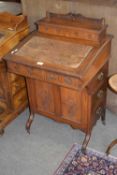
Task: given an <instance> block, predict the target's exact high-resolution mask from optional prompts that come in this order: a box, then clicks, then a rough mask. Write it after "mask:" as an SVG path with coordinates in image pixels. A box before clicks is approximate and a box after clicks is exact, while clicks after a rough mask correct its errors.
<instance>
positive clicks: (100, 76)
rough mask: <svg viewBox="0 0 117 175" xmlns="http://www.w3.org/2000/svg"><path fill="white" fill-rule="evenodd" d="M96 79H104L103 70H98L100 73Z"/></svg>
mask: <svg viewBox="0 0 117 175" xmlns="http://www.w3.org/2000/svg"><path fill="white" fill-rule="evenodd" d="M97 79H98V80H99V81H102V80H103V79H104V73H103V72H100V74H99V75H98V77H97Z"/></svg>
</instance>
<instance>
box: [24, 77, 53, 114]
mask: <svg viewBox="0 0 117 175" xmlns="http://www.w3.org/2000/svg"><path fill="white" fill-rule="evenodd" d="M27 82H28V83H27V84H28V91H29V92H30V93H31V94H32V98H30V97H31V96H30V97H29V100H30V103H31V105H32V108H33V110H34V112H42V113H45V112H46V113H48V114H54V113H55V105H54V94H53V89H54V85H52V84H49V83H46V82H42V81H38V80H35V79H27Z"/></svg>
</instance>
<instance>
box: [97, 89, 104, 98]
mask: <svg viewBox="0 0 117 175" xmlns="http://www.w3.org/2000/svg"><path fill="white" fill-rule="evenodd" d="M103 96H104V91H103V90H99V92H98V93H97V98H102V97H103Z"/></svg>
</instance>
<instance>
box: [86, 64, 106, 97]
mask: <svg viewBox="0 0 117 175" xmlns="http://www.w3.org/2000/svg"><path fill="white" fill-rule="evenodd" d="M107 72H108V63H106V64H105V65H104V66H103V67H102V69H100V71H99V72H98V73H97V74H96V76H95V77H94V78H93V79H92V80H91V82H90V83H89V85H88V87H87V88H88V92H89V93H90V94H93V93H95V90H97V89H98V88H99V87H100V86H101V85H102V84H103V83H104V82H105V83H107V75H108V74H107Z"/></svg>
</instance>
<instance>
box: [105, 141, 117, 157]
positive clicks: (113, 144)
mask: <svg viewBox="0 0 117 175" xmlns="http://www.w3.org/2000/svg"><path fill="white" fill-rule="evenodd" d="M116 144H117V139H115V140H113V141H112V142H111V144H110V145H109V146H108V148H107V150H106V154H107V155H109V154H110V150H111V149H112V147H113V146H115V145H116Z"/></svg>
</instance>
